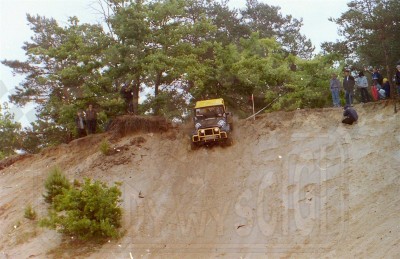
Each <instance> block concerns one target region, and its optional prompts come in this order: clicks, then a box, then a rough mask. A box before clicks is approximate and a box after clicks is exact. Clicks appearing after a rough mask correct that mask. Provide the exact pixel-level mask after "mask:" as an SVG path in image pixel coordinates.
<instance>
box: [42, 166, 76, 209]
mask: <svg viewBox="0 0 400 259" xmlns="http://www.w3.org/2000/svg"><path fill="white" fill-rule="evenodd" d="M44 187H45V189H46V194H45V195H43V197H44V200H45V201H46V202H47V203H53V202H54V200H55V199H56V197H57V196H58V195H61V194H62V193H63V191H64V190H68V189H70V188H71V184H70V182H69V181H68V179H67V177H66V176H65V175H64V174H63V172H62V171H61V169H60V168H58V167H55V168H53V169H52V170H51V171H50V173H49V176H48V177H47V179H46V181H45V183H44Z"/></svg>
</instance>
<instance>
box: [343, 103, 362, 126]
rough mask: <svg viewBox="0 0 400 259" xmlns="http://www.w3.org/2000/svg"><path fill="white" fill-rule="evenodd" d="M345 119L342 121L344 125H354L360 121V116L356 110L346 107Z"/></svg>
mask: <svg viewBox="0 0 400 259" xmlns="http://www.w3.org/2000/svg"><path fill="white" fill-rule="evenodd" d="M343 116H344V119H343V120H342V122H343V123H345V124H349V125H352V124H353V123H354V122H355V121H357V120H358V114H357V112H356V110H354V109H353V108H352V107H350V106H349V105H346V106H344V112H343Z"/></svg>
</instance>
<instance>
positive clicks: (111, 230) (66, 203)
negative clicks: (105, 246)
mask: <svg viewBox="0 0 400 259" xmlns="http://www.w3.org/2000/svg"><path fill="white" fill-rule="evenodd" d="M119 186H120V184H119V183H116V186H113V187H108V186H107V185H106V184H105V183H102V182H100V181H94V182H92V181H91V180H90V179H85V181H84V183H82V184H75V185H74V187H73V188H69V189H64V191H63V193H62V194H61V195H59V196H57V197H56V199H55V200H54V203H53V206H52V208H51V210H50V213H49V217H48V218H46V219H44V220H42V221H41V225H42V226H47V227H51V228H57V229H58V230H59V231H60V232H61V233H64V234H66V235H73V236H76V237H77V238H79V239H81V240H90V239H102V238H109V237H111V238H117V237H119V236H120V232H119V231H118V229H119V228H120V227H121V218H122V209H121V208H120V207H119V203H120V202H121V199H120V197H121V191H120V189H119Z"/></svg>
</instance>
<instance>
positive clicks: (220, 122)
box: [218, 120, 226, 127]
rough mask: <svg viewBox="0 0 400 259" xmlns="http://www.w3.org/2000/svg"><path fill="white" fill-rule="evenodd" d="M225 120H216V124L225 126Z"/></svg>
mask: <svg viewBox="0 0 400 259" xmlns="http://www.w3.org/2000/svg"><path fill="white" fill-rule="evenodd" d="M225 124H226V122H225V121H224V120H220V121H218V126H220V127H223V126H225Z"/></svg>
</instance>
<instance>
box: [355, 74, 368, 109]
mask: <svg viewBox="0 0 400 259" xmlns="http://www.w3.org/2000/svg"><path fill="white" fill-rule="evenodd" d="M355 81H356V86H357V88H358V89H359V91H360V94H361V102H362V103H367V102H369V101H370V99H369V94H368V91H367V88H368V80H367V77H366V76H365V75H364V72H362V71H361V72H360V73H358V77H357V79H356V80H355Z"/></svg>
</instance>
